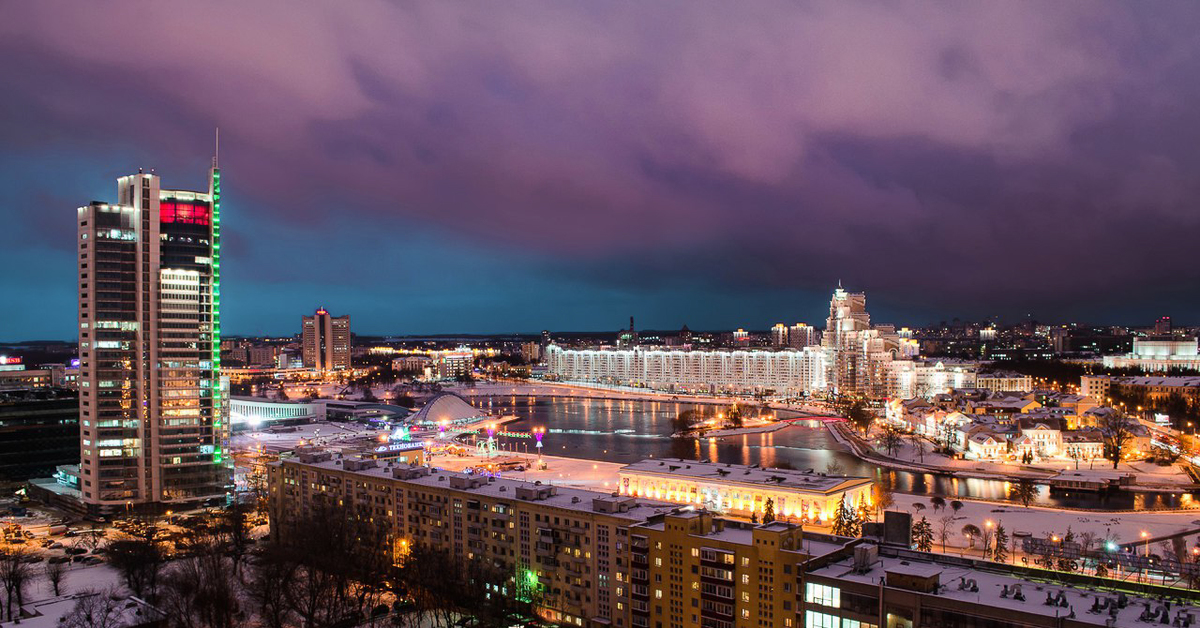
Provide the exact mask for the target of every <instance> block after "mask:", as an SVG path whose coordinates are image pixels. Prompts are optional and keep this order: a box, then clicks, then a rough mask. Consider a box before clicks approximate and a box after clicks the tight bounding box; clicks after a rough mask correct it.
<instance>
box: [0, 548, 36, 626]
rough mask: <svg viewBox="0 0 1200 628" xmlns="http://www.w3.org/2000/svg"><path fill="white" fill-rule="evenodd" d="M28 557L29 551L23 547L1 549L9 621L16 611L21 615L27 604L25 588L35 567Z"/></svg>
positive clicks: (0, 575)
mask: <svg viewBox="0 0 1200 628" xmlns="http://www.w3.org/2000/svg"><path fill="white" fill-rule="evenodd" d="M28 558H29V553H28V552H26V551H25V550H24V549H22V548H15V547H11V546H8V547H4V548H2V549H0V584H3V585H4V597H5V604H4V606H5V609H6V612H7V613H8V619H9V621H12V619H13V615H14V611H16V613H15V614H16V615H17V616H20V612H19V611H20V609H21V607H22V606H25V588H26V587H28V586H29V581H30V580H32V579H33V567H32V566H31V565H30V563H29V562H27V559H28Z"/></svg>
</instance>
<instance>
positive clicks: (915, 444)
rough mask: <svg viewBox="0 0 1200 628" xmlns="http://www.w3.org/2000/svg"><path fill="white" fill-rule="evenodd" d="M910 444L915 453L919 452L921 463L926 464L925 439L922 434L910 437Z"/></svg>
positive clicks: (914, 434) (910, 435)
mask: <svg viewBox="0 0 1200 628" xmlns="http://www.w3.org/2000/svg"><path fill="white" fill-rule="evenodd" d="M908 444H909V445H911V446H912V448H913V451H915V452H917V456H919V457H920V459H921V462H925V439H924V438H923V437H922V436H921V435H920V434H918V433H916V432H913V433H912V434H909V435H908Z"/></svg>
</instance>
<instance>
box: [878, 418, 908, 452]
mask: <svg viewBox="0 0 1200 628" xmlns="http://www.w3.org/2000/svg"><path fill="white" fill-rule="evenodd" d="M879 443H880V444H881V445H883V448H884V450H886V451H887V452H888V455H889V456H893V457H894V456H895V455H896V454H897V453H898V452H899V451H900V445H901V444H903V443H904V435H903V434H901V433H900V430H897V429H896V428H894V427H892V426H890V425H885V426H883V433H882V434H880V436H879Z"/></svg>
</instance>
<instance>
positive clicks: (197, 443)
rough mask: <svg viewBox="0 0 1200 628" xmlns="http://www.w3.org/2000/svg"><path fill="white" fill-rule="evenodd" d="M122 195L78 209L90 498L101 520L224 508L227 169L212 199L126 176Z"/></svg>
mask: <svg viewBox="0 0 1200 628" xmlns="http://www.w3.org/2000/svg"><path fill="white" fill-rule="evenodd" d="M117 199H118V200H117V203H116V204H106V203H101V202H93V203H91V204H90V205H87V206H85V207H80V208H79V210H78V243H79V244H78V246H79V295H80V296H79V358H80V371H79V387H80V388H79V392H80V395H79V399H80V402H79V403H80V417H79V419H80V420H79V425H80V449H81V461H80V475H79V487H80V491H81V494H82V495H81V497H82V500H83V502H84V504H85V505H86V506H87V508H88V510H89V511H90V512H92V513H95V514H104V513H109V512H114V511H118V510H127V509H130V508H144V507H149V508H152V509H153V508H158V509H163V508H168V507H178V506H187V505H196V504H202V503H216V502H218V501H219V502H221V503H224V500H225V498H226V497H227V495H228V494H229V493H230V491H231V490H232V481H233V474H232V468H231V466H230V460H229V458H228V457H227V453H226V451H227V448H228V442H229V425H228V421H227V418H226V417H227V415H228V405H227V400H228V394H227V391H228V385H227V383H226V382H223V381H222V379H221V377H220V367H221V364H220V356H221V349H220V345H221V341H220V338H221V322H220V311H221V307H220V302H221V290H220V277H221V272H220V268H221V266H220V263H221V261H220V260H221V258H220V254H221V246H220V238H221V232H220V208H221V173H220V170H218V168H217V164H216V159H215V158H214V159H213V167H212V169H211V170H210V171H209V189H208V191H207V192H192V191H185V190H164V189H162V188H161V187H160V184H159V177H158V176H157V175H155V174H146V173H142V172H139V173H138V174H133V175H128V176H124V177H121V178H119V179H118V180H117ZM177 505H178V506H177Z"/></svg>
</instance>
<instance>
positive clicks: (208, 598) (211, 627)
mask: <svg viewBox="0 0 1200 628" xmlns="http://www.w3.org/2000/svg"><path fill="white" fill-rule="evenodd" d="M225 546H226V544H225V543H224V542H223V540H222V539H221V538H220V536H219V533H218V534H213V533H197V534H196V535H195V536H193V538H192V539H190V540H189V542H188V544H187V553H188V556H187V557H186V558H183V559H180V560H177V561H175V562H174V563H173V564H172V565H171V566H170V568H169V569H167V570H166V572H165V573H164V574H163V576H162V586H161V587H160V591H159V595H158V598H157V606H158V608H159V609H160V610H162V611H163V612H164V613H166V615H167V619H168V621H169V622H170V623H171V625H172V626H175V627H176V628H238V626H241V625H243V624H244V623H245V622H244V621H243V617H244V613H242V611H241V607H240V605H239V603H238V593H237V586H236V582H237V580H236V578H234V577H231V576H230V573H231V571H232V565H231V563H232V559H230V558H229V557H228V556H227V555H226V552H225Z"/></svg>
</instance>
